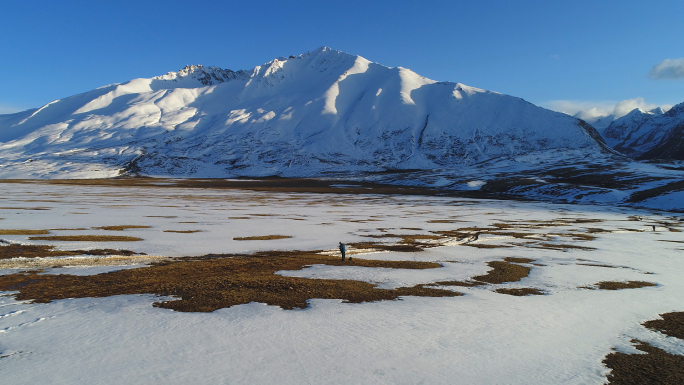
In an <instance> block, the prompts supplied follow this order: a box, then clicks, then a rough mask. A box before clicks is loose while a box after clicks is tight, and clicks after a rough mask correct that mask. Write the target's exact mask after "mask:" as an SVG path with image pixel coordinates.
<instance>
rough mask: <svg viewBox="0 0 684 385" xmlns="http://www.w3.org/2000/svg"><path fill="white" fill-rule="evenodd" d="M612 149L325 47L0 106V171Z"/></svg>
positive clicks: (531, 111) (297, 166) (104, 172)
mask: <svg viewBox="0 0 684 385" xmlns="http://www.w3.org/2000/svg"><path fill="white" fill-rule="evenodd" d="M559 148H560V149H563V148H569V149H584V150H586V152H587V154H597V155H598V154H600V153H601V152H604V151H606V148H607V147H606V146H605V144H604V143H603V141H602V139H601V138H600V136H599V135H598V134H597V133H596V131H595V130H594V129H593V128H592V127H590V126H588V125H586V124H584V123H583V122H581V121H580V120H577V119H575V118H573V117H570V116H567V115H564V114H561V113H556V112H552V111H549V110H546V109H543V108H541V107H537V106H535V105H533V104H530V103H528V102H526V101H524V100H522V99H519V98H515V97H511V96H507V95H502V94H499V93H496V92H489V91H484V90H480V89H477V88H472V87H468V86H465V85H463V84H460V83H449V82H436V81H433V80H430V79H427V78H424V77H422V76H420V75H418V74H416V73H414V72H412V71H411V70H408V69H405V68H401V67H397V68H389V67H385V66H382V65H380V64H377V63H372V62H370V61H368V60H366V59H364V58H362V57H360V56H354V55H350V54H347V53H343V52H340V51H335V50H331V49H329V48H326V47H322V48H319V49H317V50H315V51H312V52H307V53H305V54H302V55H300V56H297V57H295V56H290V57H289V58H278V59H275V60H273V61H271V62H269V63H266V64H264V65H261V66H258V67H256V68H254V69H253V70H251V71H237V72H234V71H230V70H223V69H220V68H216V67H202V66H188V67H186V68H184V69H182V70H181V71H179V72H175V73H173V72H170V73H168V74H166V75H163V76H158V77H155V78H151V79H134V80H131V81H129V82H127V83H122V84H113V85H109V86H105V87H101V88H98V89H95V90H93V91H90V92H86V93H83V94H79V95H75V96H72V97H69V98H66V99H61V100H56V101H54V102H52V103H49V104H47V105H45V106H43V107H42V108H40V109H37V110H28V111H24V112H20V113H16V114H11V115H0V165H1V167H0V177H5V178H8V177H47V178H55V177H107V176H114V175H118V174H119V173H120V172H122V173H136V174H142V175H159V176H163V175H164V176H169V175H170V176H188V177H230V176H239V175H246V176H263V175H275V174H277V175H283V176H312V175H318V174H321V173H324V172H329V171H344V172H354V171H379V170H386V169H426V168H434V167H440V168H456V167H459V166H463V165H468V164H473V163H477V162H481V161H485V160H488V159H492V158H495V157H498V156H502V155H519V154H524V153H528V152H531V151H540V150H546V149H559Z"/></svg>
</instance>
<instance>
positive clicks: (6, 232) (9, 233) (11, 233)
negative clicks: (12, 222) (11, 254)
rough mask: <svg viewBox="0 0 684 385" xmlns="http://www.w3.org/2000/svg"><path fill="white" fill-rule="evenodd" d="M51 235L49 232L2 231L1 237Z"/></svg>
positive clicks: (0, 232)
mask: <svg viewBox="0 0 684 385" xmlns="http://www.w3.org/2000/svg"><path fill="white" fill-rule="evenodd" d="M38 234H50V232H49V231H47V230H9V229H5V230H0V235H38Z"/></svg>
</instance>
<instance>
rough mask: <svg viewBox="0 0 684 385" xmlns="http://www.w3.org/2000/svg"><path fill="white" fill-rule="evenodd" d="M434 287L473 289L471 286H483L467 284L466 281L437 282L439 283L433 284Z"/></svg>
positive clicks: (472, 283) (473, 283) (477, 283)
mask: <svg viewBox="0 0 684 385" xmlns="http://www.w3.org/2000/svg"><path fill="white" fill-rule="evenodd" d="M435 285H443V286H462V287H473V286H483V285H485V284H484V283H482V282H467V281H439V282H435Z"/></svg>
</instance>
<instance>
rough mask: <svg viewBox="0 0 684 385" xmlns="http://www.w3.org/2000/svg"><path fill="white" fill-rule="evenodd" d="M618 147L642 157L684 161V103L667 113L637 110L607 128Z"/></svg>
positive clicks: (607, 135)
mask: <svg viewBox="0 0 684 385" xmlns="http://www.w3.org/2000/svg"><path fill="white" fill-rule="evenodd" d="M603 137H604V138H605V140H606V142H607V143H608V144H609V145H610V146H611V147H613V148H614V149H615V150H617V151H619V152H621V153H623V154H625V155H627V156H629V157H632V158H636V159H639V160H645V159H677V160H684V103H680V104H678V105H676V106H674V107H672V108H671V109H670V110H669V111H667V112H665V113H663V110H662V109H660V108H657V109H655V110H651V111H643V110H640V109H638V108H637V109H634V110H633V111H632V112H630V113H629V114H627V115H625V116H623V117H621V118H619V119H616V120H614V121H613V122H612V123H610V125H609V126H608V127H606V129H605V130H604V131H603Z"/></svg>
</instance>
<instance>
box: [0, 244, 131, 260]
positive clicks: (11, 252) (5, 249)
mask: <svg viewBox="0 0 684 385" xmlns="http://www.w3.org/2000/svg"><path fill="white" fill-rule="evenodd" d="M134 254H141V253H136V252H134V251H130V250H118V249H93V250H54V246H47V245H7V246H0V259H11V258H46V257H66V256H70V255H134Z"/></svg>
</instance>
